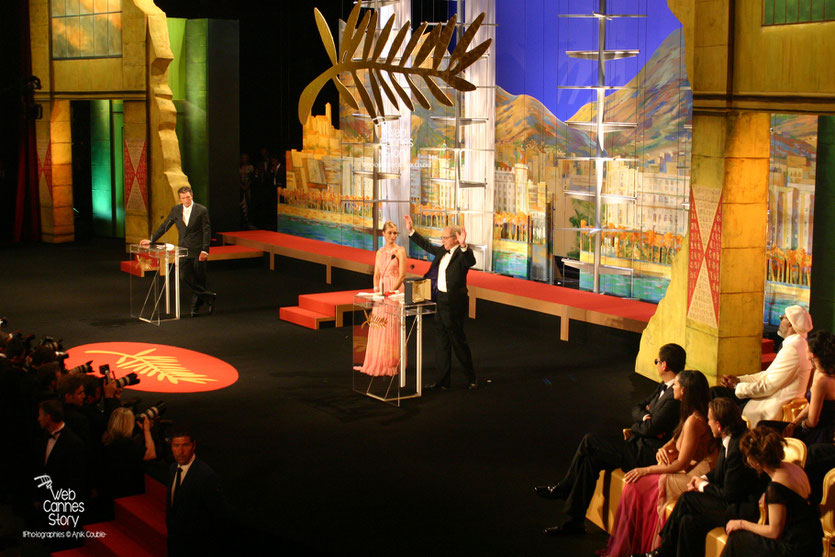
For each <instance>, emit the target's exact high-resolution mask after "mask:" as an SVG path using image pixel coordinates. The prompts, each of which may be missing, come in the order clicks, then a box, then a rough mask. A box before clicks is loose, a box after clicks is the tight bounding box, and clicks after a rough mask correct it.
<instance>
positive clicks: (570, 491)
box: [534, 344, 687, 536]
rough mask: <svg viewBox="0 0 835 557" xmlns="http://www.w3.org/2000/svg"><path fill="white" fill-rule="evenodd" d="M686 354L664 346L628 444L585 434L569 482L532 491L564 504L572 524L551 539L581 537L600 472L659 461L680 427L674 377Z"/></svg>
mask: <svg viewBox="0 0 835 557" xmlns="http://www.w3.org/2000/svg"><path fill="white" fill-rule="evenodd" d="M686 359H687V354H686V353H685V351H684V348H682V347H681V346H679V345H677V344H665V345H664V346H662V347H661V349H660V350H659V352H658V358H656V359H655V365H656V368H657V370H658V375H659V376H660V378H661V381H662V383H661V384H660V385H659V386H658V387H657V388H656V390H655V391H654V392H653V394H652V395H650V396H649V397H648V398H647V399H645V400H643V401H641V402H640V403H639V404H637V405H636V406H634V407H633V408H632V420H633V422H634V423H633V424H632V427H631V428H630V431H631V435H630V437H629V439H627V440H624V439H623V436H622V435H621V436H618V438H612V437H609V436H604V435H595V434H587V435H586V436H585V437H583V440H582V441H581V442H580V446H579V447H578V448H577V452H576V453H575V454H574V460H573V461H572V462H571V466H570V467H569V469H568V472H567V473H566V475H565V477H564V478H563V479H562V480H561V481H560V482H559V483H558V484H556V485H547V486H537V487H535V488H534V491H535V492H536V493H537V495H540V496H541V497H545V498H546V499H564V500H565V502H566V503H565V511H566V514H568V520H567V521H566V522H565V523H564V524H562V525H560V526H553V527H550V528H546V529H545V530H544V532H543V533H544V534H546V535H548V536H576V535H583V534H585V532H586V529H585V525H584V522H585V515H586V510H587V508H588V506H589V503H590V502H591V498H592V495H593V494H594V486H595V483H596V482H597V478H598V475H599V474H600V471H601V470H614V469H616V468H622V469H623V470H625V471H629V470H632V469H633V468H635V467H637V466H649V465H651V464H653V463H655V462H656V459H655V455H656V452H657V451H658V449H660V448H661V446H662V445H664V443H666V442H667V441H668V440H669V439H670V438H671V437H672V434H673V430H674V429H675V428H676V426H677V424H678V422H679V401H678V400H676V399H675V398H674V396H673V389H671V388H669V387H671V386H672V385H673V382H674V380H675V376H676V374H677V373H678V372H680V371H682V370H683V369H684V364H685V361H686Z"/></svg>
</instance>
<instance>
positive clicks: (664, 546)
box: [645, 397, 766, 557]
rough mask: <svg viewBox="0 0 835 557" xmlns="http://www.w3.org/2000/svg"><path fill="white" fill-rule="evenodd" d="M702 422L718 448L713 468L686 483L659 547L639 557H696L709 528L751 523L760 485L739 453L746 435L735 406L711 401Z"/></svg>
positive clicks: (728, 401) (762, 483)
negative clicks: (739, 520) (736, 521)
mask: <svg viewBox="0 0 835 557" xmlns="http://www.w3.org/2000/svg"><path fill="white" fill-rule="evenodd" d="M707 420H708V425H709V426H710V430H711V432H712V433H713V436H714V437H716V439H719V440H720V442H721V448H720V449H719V458H718V460H717V462H716V468H715V469H714V470H712V471H710V472H708V473H707V474H706V475H704V476H702V477H693V478H692V479H691V480H690V483H689V484H688V486H687V492H686V493H684V494H682V496H681V497H679V499H678V501H677V502H676V506H675V508H674V509H673V513H672V514H671V515H670V518H669V519H668V520H667V522H666V523H665V524H664V528H662V529H661V545H660V546H659V547H658V548H657V549H655V551H653V552H651V553H648V554H645V557H673V556H676V557H702V556H703V555H704V554H705V536H707V533H708V532H710V531H711V530H712V529H713V528H716V527H719V526H724V525H725V524H727V522H728V521H729V520H731V519H734V518H743V519H746V520H752V521H753V520H756V519H757V516H758V506H757V501H758V500H759V498H760V495H761V494H762V492H763V491H764V490H765V485H766V482H765V481H764V478H763V479H760V477H759V475H758V474H757V472H756V471H755V470H754V469H753V468H751V467H750V466H748V465H746V463H745V458H744V457H743V455H742V451H741V450H740V448H739V442H740V440H741V439H742V436H743V434H744V433H745V432H746V431H748V429H747V426H746V425H745V422H744V421H743V420H742V413H741V411H740V409H739V406H738V405H737V404H736V403H735V402H734V401H732V400H731V399H729V398H724V397H721V398H714V399H713V400H711V401H710V404H709V406H708V413H707Z"/></svg>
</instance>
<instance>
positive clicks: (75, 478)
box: [35, 425, 87, 496]
mask: <svg viewBox="0 0 835 557" xmlns="http://www.w3.org/2000/svg"><path fill="white" fill-rule="evenodd" d="M48 442H49V435H47V434H46V432H42V435H41V438H40V441H39V442H38V444H37V452H36V455H35V458H36V459H37V460H36V467H35V469H36V470H37V471H38V475H41V474H49V477H50V478H52V486H53V487H52V488H53V489H55V490H57V489H62V488H63V489H66V488H69V489H72V490H74V491H75V492H76V494H78V495H79V496H84V495H85V494H86V481H85V480H86V475H87V468H86V466H87V464H86V463H87V451H86V448H85V446H84V442H83V441H82V440H81V438H80V437H78V435H76V434H75V433H73V431H72V430H71V429H70V428H69V427H67V426H66V425H65V426H64V429H63V430H62V431H61V434H60V435H59V436H58V439H57V440H56V441H55V446H53V447H52V452H51V453H49V459H48V460H47V461H46V463H44V456H46V445H47V443H48Z"/></svg>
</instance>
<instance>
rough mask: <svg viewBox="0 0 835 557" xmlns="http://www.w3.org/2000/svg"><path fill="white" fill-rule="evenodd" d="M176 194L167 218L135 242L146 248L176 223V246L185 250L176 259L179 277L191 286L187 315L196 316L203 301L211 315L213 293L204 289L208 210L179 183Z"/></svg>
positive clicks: (209, 227) (207, 256)
mask: <svg viewBox="0 0 835 557" xmlns="http://www.w3.org/2000/svg"><path fill="white" fill-rule="evenodd" d="M177 194H178V195H179V196H180V203H179V204H177V205H174V207H172V208H171V212H170V213H169V214H168V217H167V218H166V219H165V221H163V223H162V224H161V225H159V228H157V229H156V230H155V231H154V233H153V234H152V235H151V239H150V240H142V241H141V242H139V245H140V246H142V247H144V248H147V247H148V246H150V245H151V244H152V243H153V242H156V241H157V239H158V238H160V237H161V236H162V235H163V234H165V233H166V232H168V229H169V228H171V227H172V226H174V225H175V224H176V225H177V232H179V234H180V240H179V245H180V247H183V248H186V249H187V250H188V253H187V254H186V256H185V257H184V258H183V259H182V260H181V261H180V279H181V280H182V281H183V282H185V283H186V285H188V287H189V288H191V292H192V295H191V316H192V317H197V311H198V309H199V308H200V306H201V305H203V303H206V304H207V305H208V306H209V315H211V314H212V312H213V311H214V309H215V299H216V298H217V294H215V293H214V292H209V291H208V290H206V261H208V260H209V243H210V241H211V239H212V227H211V224H210V223H209V210H208V209H207V208H206V207H205V206H204V205H200V204H199V203H195V202H194V193H193V192H192V191H191V188H190V187H188V186H183V187H182V188H180V189H179V190H177Z"/></svg>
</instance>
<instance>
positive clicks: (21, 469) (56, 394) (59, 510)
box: [0, 318, 174, 549]
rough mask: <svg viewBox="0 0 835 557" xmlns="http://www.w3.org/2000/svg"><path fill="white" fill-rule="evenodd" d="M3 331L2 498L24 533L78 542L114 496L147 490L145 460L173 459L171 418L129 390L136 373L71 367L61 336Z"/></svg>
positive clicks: (106, 515)
mask: <svg viewBox="0 0 835 557" xmlns="http://www.w3.org/2000/svg"><path fill="white" fill-rule="evenodd" d="M7 328H9V325H8V321H7V320H6V319H5V318H2V319H0V435H2V436H3V438H4V439H8V440H9V441H10V442H11V445H10V447H11V451H10V454H11V455H15V458H4V459H2V461H0V478H2V484H0V503H2V504H5V505H11V506H12V508H13V509H15V510H16V511H19V514H20V516H22V517H23V519H24V528H23V530H24V532H26V533H27V534H28V535H27V537H31V538H39V539H42V540H44V542H45V543H48V544H49V546H50V549H53V548H54V547H67V546H72V545H80V543H81V541H82V540H83V538H85V537H88V536H87V535H88V534H91V533H92V534H95V532H83V531H82V530H81V528H82V527H83V526H84V525H86V524H93V523H96V522H102V521H106V520H111V519H112V517H113V500H114V499H116V498H119V497H125V496H128V495H134V494H140V493H143V492H144V489H145V474H146V472H147V471H148V467H149V466H155V467H159V469H163V468H165V467H167V466H168V464H169V463H171V462H173V460H174V459H173V457H172V454H171V449H170V446H169V440H168V439H167V435H168V434H169V432H170V430H171V427H172V425H173V423H172V422H171V421H170V420H165V419H161V416H162V415H163V414H164V413H165V411H166V404H165V403H164V402H162V401H159V402H156V403H154V404H147V403H145V404H143V401H142V400H141V399H140V398H138V397H135V396H132V397H127V396H126V393H125V392H124V391H123V390H124V389H125V388H126V387H130V386H132V385H137V384H138V383H139V382H140V378H139V377H138V376H137V374H136V373H128V374H125V375H122V376H121V377H118V376H117V375H116V373H114V370H112V369H110V366H109V365H107V364H105V365H100V366H96V365H95V361H93V360H91V361H88V362H86V363H84V364H82V365H78V366H75V367H72V368H68V367H67V366H66V365H65V363H66V361H67V358H68V357H69V353H68V351H67V350H65V348H64V346H63V343H62V339H56V338H55V337H50V336H42V337H40V340H38V338H39V337H38V335H35V334H24V333H22V332H20V331H12V332H9V331H7ZM70 350H71V349H70ZM53 534H54V535H53Z"/></svg>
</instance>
